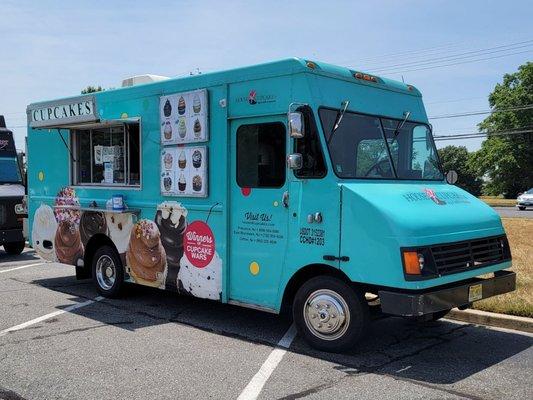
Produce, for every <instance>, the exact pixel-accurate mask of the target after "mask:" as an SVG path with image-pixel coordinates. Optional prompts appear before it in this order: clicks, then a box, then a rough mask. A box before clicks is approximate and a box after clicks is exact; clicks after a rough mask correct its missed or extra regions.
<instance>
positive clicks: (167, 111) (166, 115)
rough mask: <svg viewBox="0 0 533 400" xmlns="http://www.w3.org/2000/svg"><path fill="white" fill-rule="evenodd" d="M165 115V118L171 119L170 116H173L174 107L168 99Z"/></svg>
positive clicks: (164, 109)
mask: <svg viewBox="0 0 533 400" xmlns="http://www.w3.org/2000/svg"><path fill="white" fill-rule="evenodd" d="M163 114H164V115H165V117H167V118H168V117H170V114H172V106H171V105H170V101H169V100H168V99H167V101H165V105H164V106H163Z"/></svg>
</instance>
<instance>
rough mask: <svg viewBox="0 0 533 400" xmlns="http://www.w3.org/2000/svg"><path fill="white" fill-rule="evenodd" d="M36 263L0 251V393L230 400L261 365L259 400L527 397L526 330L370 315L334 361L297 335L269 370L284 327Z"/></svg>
mask: <svg viewBox="0 0 533 400" xmlns="http://www.w3.org/2000/svg"><path fill="white" fill-rule="evenodd" d="M39 262H40V260H39V259H38V258H37V257H35V256H34V254H33V252H32V251H26V252H25V253H24V254H23V256H22V257H21V258H19V259H15V258H10V257H7V256H6V254H5V253H3V252H0V398H8V399H12V400H20V399H48V398H54V399H55V398H57V399H95V398H128V399H147V398H148V399H177V398H179V399H206V398H214V399H236V398H237V397H238V396H239V395H240V394H241V393H242V391H243V390H244V388H245V387H247V385H248V384H249V382H250V381H251V380H252V378H253V377H254V375H256V374H257V372H258V371H259V370H260V368H261V367H262V366H263V368H265V365H266V366H267V368H266V370H268V367H271V369H270V370H269V371H272V374H271V375H270V377H269V378H268V380H266V383H265V384H264V386H262V387H259V388H258V387H257V386H255V389H258V390H257V392H258V393H259V398H260V399H287V400H288V399H300V398H311V399H353V398H358V399H372V400H375V399H376V398H380V399H383V398H393V399H398V398H402V399H403V398H406V399H407V398H408V399H442V398H446V399H458V398H466V399H501V398H506V399H527V398H533V388H532V386H531V371H533V348H532V345H533V335H527V334H521V333H518V332H512V331H505V330H496V329H490V328H486V327H481V326H472V325H467V324H459V323H456V322H451V321H446V320H444V321H441V322H436V323H431V324H430V325H427V326H426V327H418V326H416V325H414V324H411V323H408V322H407V321H404V320H402V319H399V318H381V319H377V320H375V321H373V322H372V324H371V327H370V332H369V335H368V336H367V337H366V339H365V340H364V341H363V342H362V343H361V344H360V345H359V346H357V348H354V349H353V350H352V351H350V352H348V353H346V354H343V355H335V354H327V353H322V352H319V351H315V350H313V349H311V348H309V346H307V345H306V344H305V343H304V342H303V341H301V340H300V339H299V338H298V337H296V339H295V340H294V341H293V342H292V344H291V346H290V348H289V350H288V352H287V353H286V354H285V355H284V357H283V358H282V359H281V361H280V363H279V364H278V365H277V367H276V363H275V362H274V361H275V359H276V356H280V355H283V353H282V352H280V350H276V352H278V353H276V352H274V353H272V352H273V349H274V348H275V345H276V343H278V341H279V340H280V338H282V336H283V335H284V334H285V332H286V331H287V330H288V328H289V326H290V322H289V321H287V320H284V319H281V318H279V317H277V316H275V315H270V314H265V313H261V312H257V311H253V310H247V309H243V308H238V307H234V306H227V305H221V304H218V303H213V302H209V301H200V300H195V299H191V298H185V297H179V296H177V295H174V294H172V293H166V292H160V291H157V290H151V289H150V290H149V289H145V288H138V287H136V288H133V287H132V288H129V290H128V293H127V295H126V296H125V297H124V298H121V299H117V300H110V299H100V298H98V297H97V293H96V291H95V290H94V288H93V286H92V283H91V282H90V281H76V279H75V277H74V274H73V268H72V267H70V266H65V265H60V264H44V265H33V266H30V267H26V268H20V267H25V266H26V265H32V264H35V263H39ZM15 268H17V269H15ZM95 299H96V301H94V302H89V303H88V302H87V301H88V300H95ZM51 313H54V314H51ZM43 316H45V317H43ZM39 317H43V318H41V319H37V318H39ZM28 321H31V322H30V323H28V324H27V325H21V324H24V323H26V322H28ZM14 326H15V327H17V328H16V329H17V330H15V331H12V332H10V333H7V332H6V329H9V328H12V327H14ZM267 359H268V360H269V361H268V362H266V360H267ZM262 371H263V372H264V370H262ZM261 376H263V375H261V374H260V377H261ZM251 386H252V387H254V385H251ZM247 398H254V396H249V397H247Z"/></svg>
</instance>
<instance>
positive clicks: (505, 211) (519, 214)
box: [494, 207, 533, 218]
mask: <svg viewBox="0 0 533 400" xmlns="http://www.w3.org/2000/svg"><path fill="white" fill-rule="evenodd" d="M494 210H495V211H496V212H497V213H498V214H500V217H502V218H533V208H531V207H529V208H526V209H525V210H523V211H521V210H519V209H517V208H516V207H494Z"/></svg>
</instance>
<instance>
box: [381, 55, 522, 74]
mask: <svg viewBox="0 0 533 400" xmlns="http://www.w3.org/2000/svg"><path fill="white" fill-rule="evenodd" d="M531 51H532V50H525V51H518V52H515V53H509V54H503V55H499V56H493V57H486V58H478V59H475V60H469V61H461V62H456V63H449V64H441V65H434V66H431V67H424V68H414V69H405V70H402V69H400V70H397V71H386V72H381V73H380V75H393V74H399V73H405V72H414V71H424V70H428V69H435V68H444V67H452V66H455V65H462V64H469V63H473V62H478V61H486V60H493V59H496V58H502V57H508V56H514V55H517V54H524V53H531Z"/></svg>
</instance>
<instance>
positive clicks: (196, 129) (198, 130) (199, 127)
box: [193, 118, 202, 138]
mask: <svg viewBox="0 0 533 400" xmlns="http://www.w3.org/2000/svg"><path fill="white" fill-rule="evenodd" d="M193 131H194V136H196V137H197V138H199V137H200V134H201V133H202V125H200V120H199V119H198V118H196V120H195V121H194V126H193Z"/></svg>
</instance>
